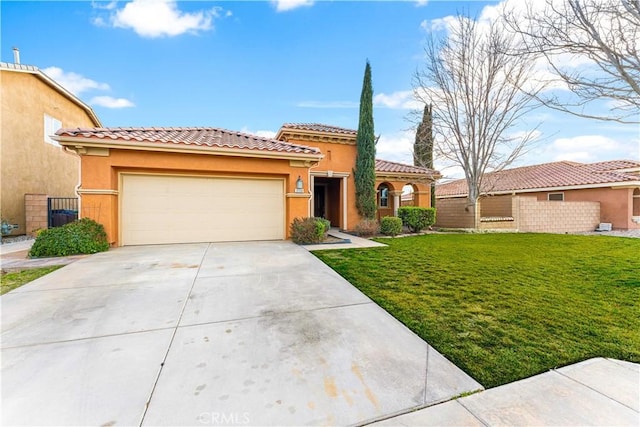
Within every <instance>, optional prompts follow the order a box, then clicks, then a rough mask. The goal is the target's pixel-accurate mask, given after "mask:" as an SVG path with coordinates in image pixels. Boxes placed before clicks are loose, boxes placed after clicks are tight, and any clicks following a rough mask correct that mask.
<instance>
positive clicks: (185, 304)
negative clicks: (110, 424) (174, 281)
mask: <svg viewBox="0 0 640 427" xmlns="http://www.w3.org/2000/svg"><path fill="white" fill-rule="evenodd" d="M210 247H211V243H209V244H208V245H207V248H206V249H205V251H204V253H203V254H202V257H201V258H200V263H199V264H198V271H197V272H196V274H195V276H194V278H193V280H192V282H191V287H190V288H189V292H188V293H187V296H186V298H185V299H184V302H183V304H182V309H181V310H180V315H179V316H178V320H177V321H176V326H175V327H173V333H172V334H171V339H170V340H169V345H167V350H166V351H165V353H164V356H163V358H162V362H160V368H159V369H158V374H157V375H156V378H155V381H154V382H153V387H152V388H151V392H150V393H149V398H148V399H147V402H146V403H145V405H144V411H143V412H142V416H141V417H140V422H139V423H138V426H139V427H142V424H144V419H145V416H146V415H147V411H148V410H149V405H151V399H153V393H154V392H155V391H156V387H157V386H158V381H159V380H160V376H161V375H162V370H163V369H164V365H165V363H166V362H167V357H168V356H169V351H171V346H172V345H173V340H174V339H175V337H176V333H177V332H178V327H179V326H180V321H181V320H182V316H183V315H184V311H185V309H186V308H187V304H189V299H190V297H191V293H192V292H193V287H194V286H195V285H196V281H197V280H198V272H199V271H200V268H202V262H203V261H204V259H205V257H206V256H207V252H208V251H209V248H210Z"/></svg>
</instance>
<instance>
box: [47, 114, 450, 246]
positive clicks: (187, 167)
mask: <svg viewBox="0 0 640 427" xmlns="http://www.w3.org/2000/svg"><path fill="white" fill-rule="evenodd" d="M54 140H55V141H57V142H58V143H59V144H60V145H62V146H63V147H66V148H67V149H69V150H73V151H75V152H76V153H78V154H79V155H80V159H81V185H80V187H79V188H78V189H77V193H78V194H79V195H80V198H81V199H80V203H81V206H80V211H81V212H82V216H84V217H87V216H88V217H91V218H93V219H95V220H96V221H98V222H100V223H102V224H103V225H104V226H105V229H106V231H107V235H108V237H109V241H110V243H111V244H112V245H117V246H122V245H137V244H159V243H187V242H216V241H242V240H274V239H286V238H288V237H289V224H291V222H292V221H293V219H294V218H296V217H309V216H318V217H324V218H326V219H328V220H329V221H330V222H331V224H332V226H334V227H339V228H340V229H342V230H353V229H354V228H355V226H356V225H357V224H358V222H360V220H361V218H360V216H359V215H358V212H357V210H356V205H355V181H354V177H353V169H354V167H355V159H356V152H357V149H356V131H354V130H350V129H344V128H339V127H335V126H327V125H322V124H316V123H313V124H285V125H283V126H282V127H281V128H280V130H279V131H278V133H277V135H276V136H275V137H274V138H273V139H269V138H262V137H258V136H255V135H249V134H244V133H240V132H233V131H229V130H225V129H219V128H75V129H70V128H66V129H61V130H59V131H58V132H57V134H56V136H55V137H54ZM439 177H440V175H439V174H438V172H436V171H434V170H431V169H426V168H420V167H415V166H409V165H404V164H400V163H395V162H389V161H384V160H377V161H376V185H377V190H378V206H379V215H381V216H386V215H393V214H394V213H395V212H396V211H397V208H398V207H399V206H400V205H401V195H402V192H403V188H405V187H406V186H407V185H408V186H410V189H411V191H410V193H411V194H412V196H411V198H412V200H411V204H413V205H415V206H424V207H428V206H429V205H430V199H431V197H430V184H431V182H432V181H434V180H436V179H438V178H439ZM405 204H406V202H405Z"/></svg>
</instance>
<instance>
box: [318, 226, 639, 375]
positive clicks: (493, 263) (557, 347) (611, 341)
mask: <svg viewBox="0 0 640 427" xmlns="http://www.w3.org/2000/svg"><path fill="white" fill-rule="evenodd" d="M380 241H381V242H383V243H386V244H388V245H389V247H386V248H371V249H349V250H335V251H318V252H314V255H315V256H317V257H318V258H320V259H321V260H323V261H324V262H325V263H327V264H328V265H329V266H331V267H332V268H333V269H335V270H336V271H337V272H338V273H340V274H341V275H342V276H343V277H345V278H346V279H347V280H348V281H349V282H351V283H353V284H354V285H355V286H356V287H357V288H358V289H360V290H361V291H362V292H364V293H365V294H367V295H368V296H369V297H370V298H371V299H373V300H374V301H375V302H377V303H378V304H379V305H381V306H382V307H383V308H385V309H386V310H387V311H388V312H389V313H391V314H392V315H393V316H395V317H396V318H397V319H399V320H400V321H401V322H403V323H404V324H405V325H407V326H408V327H409V328H410V329H412V330H413V331H414V332H415V333H417V334H418V335H419V336H421V337H422V338H423V339H424V340H426V341H427V342H429V344H431V345H432V346H433V347H434V348H436V349H437V350H438V351H440V352H441V353H443V354H444V355H445V356H446V357H447V358H448V359H450V360H451V361H452V362H454V363H455V364H456V365H457V366H459V367H460V368H462V369H463V370H465V371H466V372H467V373H469V374H470V375H471V376H472V377H474V378H475V379H476V380H477V381H479V382H480V383H481V384H482V385H484V386H485V387H495V386H498V385H501V384H505V383H508V382H512V381H515V380H518V379H522V378H526V377H529V376H531V375H535V374H538V373H541V372H544V371H547V370H549V369H551V368H554V367H559V366H564V365H567V364H571V363H575V362H578V361H581V360H585V359H589V358H591V357H596V356H602V357H611V358H617V359H623V360H629V361H632V362H640V239H632V238H619V237H604V236H574V235H553V234H464V235H459V234H430V235H424V236H417V237H407V238H399V239H384V240H380Z"/></svg>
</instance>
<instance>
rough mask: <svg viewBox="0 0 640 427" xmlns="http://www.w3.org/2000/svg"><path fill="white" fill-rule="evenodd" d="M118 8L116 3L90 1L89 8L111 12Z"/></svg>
mask: <svg viewBox="0 0 640 427" xmlns="http://www.w3.org/2000/svg"><path fill="white" fill-rule="evenodd" d="M117 6H118V2H117V1H115V0H114V1H110V2H109V3H105V2H102V1H92V2H91V7H92V8H94V9H102V10H113V9H115V8H116V7H117Z"/></svg>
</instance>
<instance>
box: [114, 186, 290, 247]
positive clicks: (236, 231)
mask: <svg viewBox="0 0 640 427" xmlns="http://www.w3.org/2000/svg"><path fill="white" fill-rule="evenodd" d="M121 195H122V205H121V221H120V224H121V227H122V244H123V245H143V244H159V243H190V242H227V241H247V240H278V239H284V181H283V180H281V179H237V178H210V177H197V178H196V177H180V176H159V175H152V176H150V175H123V177H122V192H121Z"/></svg>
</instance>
